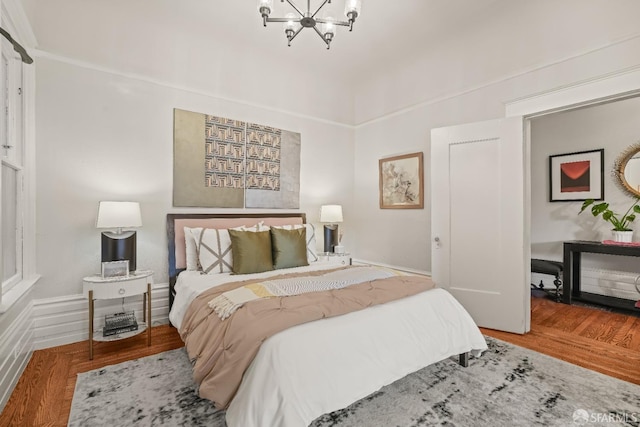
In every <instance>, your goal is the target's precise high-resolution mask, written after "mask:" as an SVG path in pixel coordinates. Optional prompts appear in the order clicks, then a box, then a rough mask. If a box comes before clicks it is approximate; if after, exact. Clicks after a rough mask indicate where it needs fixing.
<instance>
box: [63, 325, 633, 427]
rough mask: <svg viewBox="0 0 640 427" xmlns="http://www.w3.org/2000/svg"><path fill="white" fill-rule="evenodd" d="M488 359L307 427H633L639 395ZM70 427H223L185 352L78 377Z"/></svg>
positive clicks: (434, 370)
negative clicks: (197, 384) (196, 382)
mask: <svg viewBox="0 0 640 427" xmlns="http://www.w3.org/2000/svg"><path fill="white" fill-rule="evenodd" d="M486 339H487V344H488V345H489V350H488V351H486V352H485V353H484V354H483V355H482V356H481V357H479V358H472V359H471V360H470V363H469V367H467V368H463V367H461V366H460V365H458V364H457V363H456V360H455V359H453V358H452V359H447V360H443V361H441V362H439V363H436V364H434V365H432V366H428V367H426V368H424V369H421V370H420V371H418V372H414V373H412V374H410V375H408V376H406V377H404V378H402V379H400V380H398V381H396V382H394V383H392V384H390V385H388V386H385V387H383V388H382V389H380V390H379V391H377V392H375V393H373V394H371V395H370V396H368V397H366V398H364V399H362V400H360V401H358V402H355V403H354V404H352V405H351V406H349V407H347V408H345V409H341V410H338V411H335V412H333V413H331V414H326V415H323V416H322V417H320V418H318V419H317V420H315V421H314V422H313V423H312V426H313V427H328V426H340V427H348V426H353V427H356V426H358V427H362V426H366V427H375V426H384V427H386V426H402V427H414V426H416V427H417V426H449V427H454V426H534V425H540V426H571V425H589V426H591V425H606V426H614V425H622V426H636V427H637V426H639V425H640V386H638V385H635V384H632V383H628V382H625V381H621V380H618V379H616V378H612V377H608V376H606V375H602V374H600V373H597V372H593V371H589V370H587V369H584V368H581V367H579V366H575V365H571V364H569V363H566V362H563V361H561V360H558V359H554V358H551V357H549V356H546V355H543V354H540V353H537V352H534V351H531V350H527V349H525V348H522V347H517V346H514V345H511V344H508V343H505V342H503V341H500V340H496V339H493V338H490V337H486ZM69 425H70V426H213V427H224V426H226V423H225V420H224V411H216V410H214V409H213V407H212V405H211V404H210V402H208V401H206V400H203V399H200V398H198V397H197V396H196V394H195V393H194V384H193V382H192V380H191V374H190V364H189V361H188V358H187V356H186V352H185V351H184V349H178V350H172V351H167V352H164V353H160V354H157V355H154V356H149V357H145V358H141V359H137V360H132V361H128V362H124V363H120V364H118V365H113V366H107V367H105V368H102V369H97V370H94V371H90V372H86V373H83V374H79V375H78V381H77V383H76V389H75V393H74V395H73V402H72V406H71V413H70V417H69Z"/></svg>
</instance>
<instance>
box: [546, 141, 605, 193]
mask: <svg viewBox="0 0 640 427" xmlns="http://www.w3.org/2000/svg"><path fill="white" fill-rule="evenodd" d="M587 199H593V200H603V199H604V149H603V148H601V149H599V150H591V151H580V152H576V153H568V154H556V155H553V156H549V201H551V202H576V201H583V200H587Z"/></svg>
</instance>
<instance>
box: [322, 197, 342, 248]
mask: <svg viewBox="0 0 640 427" xmlns="http://www.w3.org/2000/svg"><path fill="white" fill-rule="evenodd" d="M320 222H324V223H325V225H324V251H325V252H333V251H334V248H335V246H336V245H337V244H339V243H340V238H339V234H338V223H340V222H342V206H341V205H324V206H321V207H320Z"/></svg>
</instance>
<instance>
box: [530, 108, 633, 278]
mask: <svg viewBox="0 0 640 427" xmlns="http://www.w3.org/2000/svg"><path fill="white" fill-rule="evenodd" d="M531 141H532V143H531V181H532V182H533V183H535V185H533V186H532V188H531V243H532V248H531V250H532V256H533V257H536V258H543V259H555V260H558V261H560V260H562V242H563V241H565V240H603V239H611V232H610V230H611V228H612V227H611V224H609V223H607V222H605V221H603V220H602V218H600V217H599V218H594V217H593V216H592V215H591V213H590V211H585V212H584V213H582V214H580V215H578V212H579V211H580V207H581V206H582V202H553V203H552V202H550V201H549V156H551V155H556V154H564V153H572V152H578V151H587V150H597V149H600V148H604V150H605V151H604V182H605V184H604V198H605V201H607V202H609V204H610V207H611V209H612V210H613V211H614V212H625V211H626V210H627V209H628V208H629V206H631V204H632V202H633V198H632V197H631V196H629V195H628V194H627V193H625V192H623V191H622V190H621V189H620V188H619V187H618V186H617V185H616V183H615V181H614V179H613V177H612V176H611V171H612V170H613V164H614V162H615V160H616V158H617V157H618V155H619V154H620V153H621V152H623V151H624V150H625V149H626V148H628V147H629V146H630V145H632V144H635V143H637V142H638V141H640V97H637V98H631V99H626V100H622V101H616V102H612V103H607V104H601V105H596V106H592V107H587V108H581V109H577V110H571V111H566V112H561V113H555V114H550V115H546V116H541V117H538V118H535V119H533V120H532V121H531ZM638 224H640V222H637V223H634V225H633V227H632V228H635V229H638V227H639V225H638ZM637 237H638V236H636V239H637ZM588 259H592V260H594V261H595V260H597V261H598V263H599V264H600V265H608V266H609V268H611V269H622V270H623V271H637V272H640V266H638V262H637V259H634V258H631V259H625V258H624V257H606V256H595V255H590V256H586V255H585V261H587V260H588ZM587 265H588V264H587Z"/></svg>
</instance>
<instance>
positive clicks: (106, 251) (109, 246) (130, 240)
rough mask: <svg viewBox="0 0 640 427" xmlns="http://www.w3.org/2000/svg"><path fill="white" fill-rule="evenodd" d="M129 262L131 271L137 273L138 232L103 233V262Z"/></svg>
mask: <svg viewBox="0 0 640 427" xmlns="http://www.w3.org/2000/svg"><path fill="white" fill-rule="evenodd" d="M125 260H129V271H136V232H135V231H125V232H122V233H113V232H111V231H104V232H102V262H111V261H125Z"/></svg>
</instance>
